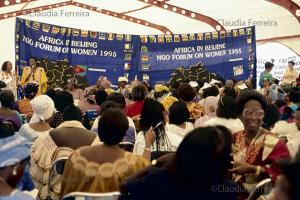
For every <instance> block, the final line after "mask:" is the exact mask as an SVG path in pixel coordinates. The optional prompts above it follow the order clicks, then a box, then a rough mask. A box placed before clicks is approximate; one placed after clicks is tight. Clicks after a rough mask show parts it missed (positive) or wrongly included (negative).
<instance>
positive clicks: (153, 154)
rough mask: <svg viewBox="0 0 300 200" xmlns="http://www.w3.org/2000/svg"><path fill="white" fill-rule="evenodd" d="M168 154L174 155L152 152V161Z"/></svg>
mask: <svg viewBox="0 0 300 200" xmlns="http://www.w3.org/2000/svg"><path fill="white" fill-rule="evenodd" d="M168 153H174V152H172V151H152V152H151V160H157V159H158V158H160V157H161V156H164V155H166V154H168Z"/></svg>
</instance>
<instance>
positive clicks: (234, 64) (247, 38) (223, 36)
mask: <svg viewBox="0 0 300 200" xmlns="http://www.w3.org/2000/svg"><path fill="white" fill-rule="evenodd" d="M140 42H141V49H140V60H139V61H140V64H139V77H140V78H144V79H149V80H150V81H151V82H159V81H166V80H169V79H170V78H171V77H172V76H173V75H178V73H177V71H178V70H176V69H178V68H183V69H185V73H184V74H186V77H185V76H184V75H183V76H181V77H178V78H180V79H183V78H184V79H186V80H187V81H189V80H191V79H194V80H196V79H199V76H198V75H197V73H194V72H193V71H194V70H196V68H197V67H198V68H199V67H200V68H199V70H200V69H201V70H207V71H208V72H209V73H212V74H214V75H219V76H221V77H223V78H225V79H229V78H234V79H236V80H238V81H239V80H246V79H247V78H249V77H251V78H255V77H256V76H255V70H256V53H255V52H256V45H255V44H256V42H255V29H254V27H248V28H241V29H237V30H231V31H226V32H225V31H221V32H212V33H198V34H180V35H158V36H157V35H153V36H140ZM191 74H192V75H193V76H191ZM200 76H201V75H200ZM200 78H201V79H202V77H200ZM208 79H209V78H208V77H206V78H204V80H205V81H210V80H208ZM174 81H176V80H174Z"/></svg>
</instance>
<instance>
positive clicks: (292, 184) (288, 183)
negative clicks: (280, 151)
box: [268, 148, 300, 200]
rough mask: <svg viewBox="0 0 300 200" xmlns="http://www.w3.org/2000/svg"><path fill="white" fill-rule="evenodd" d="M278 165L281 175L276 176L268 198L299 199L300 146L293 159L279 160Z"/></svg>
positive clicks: (275, 199) (272, 199) (276, 199)
mask: <svg viewBox="0 0 300 200" xmlns="http://www.w3.org/2000/svg"><path fill="white" fill-rule="evenodd" d="M278 165H279V166H280V168H281V170H282V175H280V176H279V177H278V180H277V181H276V186H275V189H274V190H273V192H272V193H271V194H270V195H269V198H268V200H294V199H300V191H299V188H300V183H299V180H300V171H299V166H300V148H299V150H298V153H297V154H296V157H295V159H293V160H283V161H279V162H278Z"/></svg>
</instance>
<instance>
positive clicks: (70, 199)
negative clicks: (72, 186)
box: [63, 192, 121, 200]
mask: <svg viewBox="0 0 300 200" xmlns="http://www.w3.org/2000/svg"><path fill="white" fill-rule="evenodd" d="M120 196H121V193H120V192H109V193H87V192H72V193H70V194H67V195H65V196H64V197H63V200H117V199H119V197H120Z"/></svg>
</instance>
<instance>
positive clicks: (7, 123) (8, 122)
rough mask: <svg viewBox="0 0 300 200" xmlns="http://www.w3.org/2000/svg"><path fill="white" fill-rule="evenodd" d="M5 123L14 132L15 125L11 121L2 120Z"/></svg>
mask: <svg viewBox="0 0 300 200" xmlns="http://www.w3.org/2000/svg"><path fill="white" fill-rule="evenodd" d="M2 123H3V124H5V125H6V126H7V127H8V128H9V129H10V130H11V131H13V132H14V125H13V123H12V122H10V121H2Z"/></svg>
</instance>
